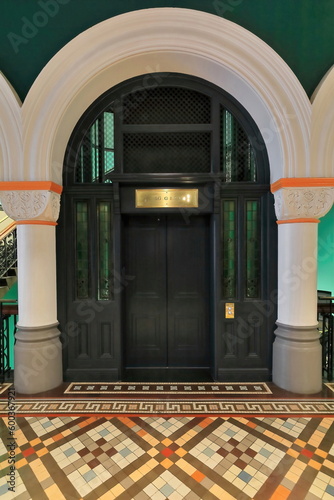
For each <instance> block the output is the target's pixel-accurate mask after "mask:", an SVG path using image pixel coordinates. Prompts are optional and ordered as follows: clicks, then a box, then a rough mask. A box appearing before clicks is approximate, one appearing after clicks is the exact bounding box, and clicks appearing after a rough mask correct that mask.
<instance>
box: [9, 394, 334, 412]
mask: <svg viewBox="0 0 334 500" xmlns="http://www.w3.org/2000/svg"><path fill="white" fill-rule="evenodd" d="M12 404H14V405H15V412H16V415H22V416H24V415H83V414H100V415H105V414H109V415H110V414H112V415H122V414H125V415H142V416H143V415H221V416H228V415H248V416H250V415H252V416H253V415H280V416H284V415H286V416H290V415H294V416H298V415H300V416H306V415H318V416H325V415H334V399H310V400H309V399H305V398H304V399H298V400H286V399H285V400H279V399H276V400H275V399H244V398H243V399H233V400H232V399H231V400H230V399H220V400H211V399H201V400H199V399H191V398H189V399H188V400H186V401H185V400H173V399H159V400H155V399H140V400H137V401H136V400H133V399H112V398H110V399H104V398H103V399H102V398H96V399H95V398H89V399H88V398H87V399H81V398H72V399H56V398H48V399H47V398H45V399H35V398H29V399H28V398H27V399H21V398H17V399H16V400H15V401H14V402H12ZM7 410H8V401H7V400H6V399H3V400H0V416H6V415H7Z"/></svg>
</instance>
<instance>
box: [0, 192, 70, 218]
mask: <svg viewBox="0 0 334 500" xmlns="http://www.w3.org/2000/svg"><path fill="white" fill-rule="evenodd" d="M1 201H2V206H3V208H4V210H5V212H6V213H7V215H9V217H11V218H12V219H14V220H16V221H20V220H41V221H50V222H56V221H57V219H58V217H59V210H60V195H59V194H57V193H54V192H52V191H44V190H31V191H21V190H20V191H2V192H1Z"/></svg>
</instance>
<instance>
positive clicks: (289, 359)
mask: <svg viewBox="0 0 334 500" xmlns="http://www.w3.org/2000/svg"><path fill="white" fill-rule="evenodd" d="M332 204H333V191H332V189H331V188H322V187H307V188H297V187H296V188H281V189H279V190H278V191H277V192H276V193H275V209H276V215H277V218H278V221H277V223H278V225H279V226H278V319H277V329H276V331H275V335H276V339H275V342H274V346H273V382H274V383H275V384H276V385H278V386H279V387H281V388H282V389H286V390H288V391H292V392H296V393H299V394H313V393H316V392H319V391H320V390H321V387H322V355H321V345H320V341H319V332H318V322H317V251H318V222H319V217H322V216H323V215H325V214H326V213H327V212H328V211H329V210H330V208H331V206H332Z"/></svg>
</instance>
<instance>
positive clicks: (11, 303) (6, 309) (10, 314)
mask: <svg viewBox="0 0 334 500" xmlns="http://www.w3.org/2000/svg"><path fill="white" fill-rule="evenodd" d="M17 315H18V305H17V300H13V299H0V383H4V381H5V379H6V378H7V379H8V378H9V377H10V375H11V372H12V370H13V368H14V359H13V354H12V352H11V351H12V349H11V339H12V333H11V332H12V331H14V333H15V330H16V322H17Z"/></svg>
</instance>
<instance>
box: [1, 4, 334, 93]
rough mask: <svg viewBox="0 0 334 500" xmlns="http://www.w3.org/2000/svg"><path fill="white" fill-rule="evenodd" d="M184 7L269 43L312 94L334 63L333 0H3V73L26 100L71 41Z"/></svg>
mask: <svg viewBox="0 0 334 500" xmlns="http://www.w3.org/2000/svg"><path fill="white" fill-rule="evenodd" d="M150 7H183V8H191V9H196V10H203V11H206V12H210V13H212V14H215V15H219V16H223V17H225V18H227V19H229V20H231V21H234V22H235V23H237V24H239V25H241V26H243V27H245V28H247V29H248V30H250V31H252V32H253V33H255V34H256V35H257V36H259V37H260V38H261V39H262V40H264V41H265V42H267V43H268V44H269V45H270V46H271V47H272V48H273V49H274V50H275V51H276V52H277V53H278V54H280V56H281V57H282V58H283V59H284V60H285V61H286V62H287V64H288V65H289V66H290V67H291V68H292V70H293V71H294V72H295V74H296V75H297V77H298V78H299V80H300V82H301V83H302V85H303V86H304V88H305V90H306V92H307V94H308V95H309V96H310V95H311V94H312V93H313V91H314V89H315V88H316V86H317V85H318V83H319V82H320V80H321V79H322V77H323V76H324V74H325V73H326V71H327V70H328V69H329V68H330V67H331V66H332V65H333V64H334V52H333V47H334V30H333V22H334V1H333V0H1V6H0V12H1V14H0V71H2V72H3V73H4V75H5V76H6V77H7V78H8V79H9V81H10V82H11V84H12V85H13V86H14V88H15V89H16V91H17V93H18V94H19V96H20V98H21V99H22V100H23V99H24V98H25V96H26V94H27V92H28V90H29V88H30V87H31V85H32V83H33V81H34V80H35V78H36V77H37V75H38V74H39V72H40V71H41V70H42V68H43V67H44V66H45V64H46V63H47V62H48V61H49V60H50V59H51V57H52V56H53V55H54V54H55V53H56V52H57V51H58V50H60V49H61V48H62V47H63V46H64V45H65V44H66V43H67V42H69V41H70V40H71V39H72V38H74V37H75V36H76V35H77V34H79V33H81V32H82V31H84V30H86V29H87V28H89V27H90V26H92V25H94V24H96V23H99V22H100V21H103V20H104V19H107V18H109V17H113V16H115V15H118V14H121V13H124V12H128V11H131V10H137V9H144V8H150Z"/></svg>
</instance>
